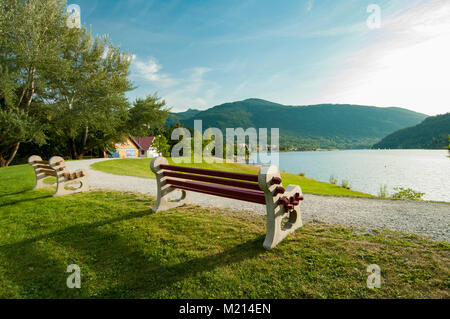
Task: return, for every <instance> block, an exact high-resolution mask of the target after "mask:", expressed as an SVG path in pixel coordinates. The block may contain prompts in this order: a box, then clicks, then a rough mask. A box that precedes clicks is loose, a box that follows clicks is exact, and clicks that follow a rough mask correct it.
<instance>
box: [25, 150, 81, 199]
mask: <svg viewBox="0 0 450 319" xmlns="http://www.w3.org/2000/svg"><path fill="white" fill-rule="evenodd" d="M28 163H29V164H30V165H31V166H33V168H34V173H35V175H36V185H35V186H34V188H33V189H38V188H44V187H51V186H54V184H53V185H51V184H45V183H44V179H46V178H47V177H56V191H55V193H54V194H53V196H59V195H67V194H73V193H78V192H85V191H88V190H89V187H88V183H87V178H86V172H85V171H84V170H77V171H75V172H73V173H71V172H69V171H68V170H67V168H66V164H65V162H64V159H63V158H62V157H60V156H53V157H52V158H50V160H48V161H43V160H42V158H41V157H40V156H38V155H33V156H30V158H28ZM77 183H79V184H80V185H79V186H78V187H73V185H75V184H77ZM72 184H73V185H72Z"/></svg>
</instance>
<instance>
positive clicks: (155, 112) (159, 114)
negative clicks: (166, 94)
mask: <svg viewBox="0 0 450 319" xmlns="http://www.w3.org/2000/svg"><path fill="white" fill-rule="evenodd" d="M169 111H170V109H169V108H168V107H167V106H166V102H165V101H164V100H161V99H160V98H159V97H158V96H157V95H156V94H154V95H149V96H147V97H146V98H145V99H136V100H135V101H134V103H133V107H132V108H131V109H130V110H129V118H128V124H127V126H128V130H129V132H130V134H132V135H134V136H146V135H151V132H152V131H154V130H155V129H156V131H161V127H162V126H164V122H165V121H166V119H167V118H168V117H169ZM158 135H160V134H158Z"/></svg>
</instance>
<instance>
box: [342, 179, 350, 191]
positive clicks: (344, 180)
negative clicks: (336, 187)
mask: <svg viewBox="0 0 450 319" xmlns="http://www.w3.org/2000/svg"><path fill="white" fill-rule="evenodd" d="M341 186H342V187H343V188H346V189H350V182H349V181H348V180H347V179H343V180H342V182H341Z"/></svg>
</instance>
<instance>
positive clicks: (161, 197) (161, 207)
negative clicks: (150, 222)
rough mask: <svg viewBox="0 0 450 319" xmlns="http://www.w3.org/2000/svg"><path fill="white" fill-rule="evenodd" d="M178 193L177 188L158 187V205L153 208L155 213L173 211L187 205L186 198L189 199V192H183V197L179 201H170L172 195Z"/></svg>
mask: <svg viewBox="0 0 450 319" xmlns="http://www.w3.org/2000/svg"><path fill="white" fill-rule="evenodd" d="M174 191H176V189H175V188H173V187H170V186H169V185H165V186H162V187H159V186H158V195H157V198H156V204H155V206H154V207H153V209H152V210H153V212H155V213H157V212H162V211H165V210H168V209H172V208H175V207H178V206H182V205H184V204H185V201H186V198H187V197H188V194H189V193H188V192H186V191H185V190H181V197H180V198H178V199H169V197H170V195H171V194H172V193H173V192H174Z"/></svg>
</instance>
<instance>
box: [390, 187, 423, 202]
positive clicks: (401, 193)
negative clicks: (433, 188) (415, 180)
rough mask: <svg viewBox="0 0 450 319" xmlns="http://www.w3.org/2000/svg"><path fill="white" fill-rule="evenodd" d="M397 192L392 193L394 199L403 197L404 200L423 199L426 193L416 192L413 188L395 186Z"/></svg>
mask: <svg viewBox="0 0 450 319" xmlns="http://www.w3.org/2000/svg"><path fill="white" fill-rule="evenodd" d="M394 190H395V191H396V193H394V195H392V198H393V199H403V200H421V199H422V197H423V195H425V193H420V192H416V191H415V190H413V189H411V188H403V187H394Z"/></svg>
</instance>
